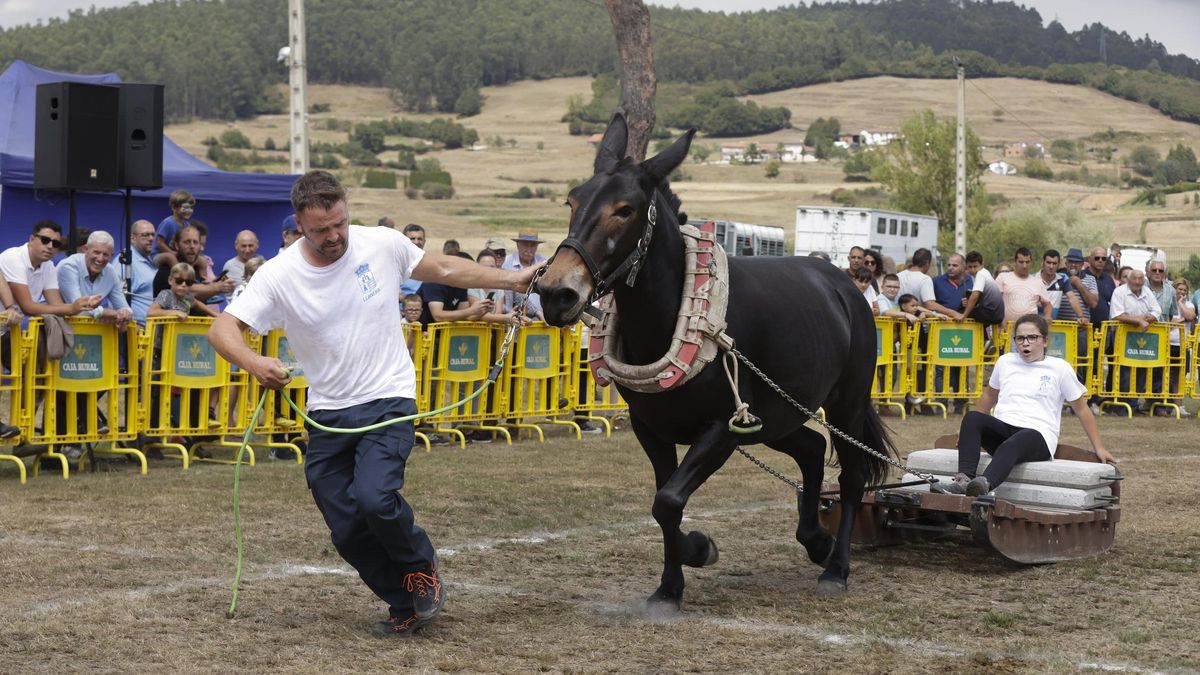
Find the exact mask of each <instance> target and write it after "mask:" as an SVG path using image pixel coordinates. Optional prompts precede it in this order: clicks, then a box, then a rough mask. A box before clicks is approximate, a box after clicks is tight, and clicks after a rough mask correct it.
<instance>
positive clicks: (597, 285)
mask: <svg viewBox="0 0 1200 675" xmlns="http://www.w3.org/2000/svg"><path fill="white" fill-rule="evenodd" d="M657 202H658V189H657V188H655V190H654V194H653V195H651V197H650V206H649V207H647V209H646V227H645V229H643V230H642V236H641V238H640V239H638V243H637V247H636V248H634V249H633V251H631V252H630V253H629V256H628V257H626V258H625V260H624V261H623V262H622V263H621V264H620V265H618V266H617V269H615V270H613V271H612V272H610V273H609V274H608V276H606V277H603V278H601V276H600V266H599V265H598V264H596V260H595V259H594V258H592V254H590V253H588V251H587V247H586V246H584V244H583V242H582V241H580V240H579V239H578V238H577V237H573V236H570V233H568V234H567V238H566V239H564V240H563V241H562V243H561V244H559V245H558V250H562V249H563V247H566V248H569V249H571V250H572V251H575V252H576V253H578V254H579V257H580V259H582V260H583V264H584V265H587V268H588V273H589V274H591V275H592V295H591V297H590V298H588V303H587V304H589V305H590V304H592V303H593V302H595V301H596V298H599V297H603V296H604V295H605V294H606V293H608V292H609V291H610V290H612V287H613V284H614V283H615V282H616V281H617V280H618V279H620V278H621V276H622V275H624V274H625V273H626V272H628V276H626V277H625V285H626V286H629V287H630V288H633V285H634V284H636V283H637V277H638V272H640V271H641V269H642V263H643V262H645V260H646V253H647V252H648V251H649V250H650V240H651V238H653V237H654V226H655V224H657V222H658V205H657ZM555 255H558V251H555ZM547 265H548V263H547Z"/></svg>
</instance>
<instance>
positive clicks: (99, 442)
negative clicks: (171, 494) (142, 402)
mask: <svg viewBox="0 0 1200 675" xmlns="http://www.w3.org/2000/svg"><path fill="white" fill-rule="evenodd" d="M68 321H69V322H70V324H71V328H72V330H73V331H74V333H75V337H74V342H73V344H72V347H71V349H70V350H69V351H68V352H67V353H66V354H65V355H63V357H62V358H61V359H58V360H54V361H51V360H39V358H38V354H37V351H38V350H37V349H35V348H33V346H34V345H36V344H37V342H38V340H39V336H40V334H41V332H42V331H44V330H45V324H44V323H43V321H42V319H41V318H33V319H30V321H29V325H28V328H27V329H26V331H25V339H26V341H27V343H26V346H27V348H26V349H24V350H23V352H24V356H25V359H24V361H25V362H24V364H23V366H22V368H23V373H22V379H23V381H24V392H23V395H22V402H21V404H22V408H23V413H22V415H21V417H22V419H23V421H26V422H28V423H29V424H30V425H31V433H30V434H29V435H28V437H27V438H26V441H27V442H28V443H30V444H33V445H38V446H46V448H47V449H46V450H44V451H42V452H41V453H39V454H38V455H37V457H36V458H35V460H34V465H33V473H34V475H35V476H36V475H37V474H38V471H39V469H40V466H41V461H40V460H41V459H42V458H48V459H52V460H57V461H58V462H59V464H60V466H61V467H62V476H63V478H66V477H67V476H68V475H69V470H68V458H67V457H66V455H64V454H63V453H62V452H61V449H62V446H64V445H75V446H84V445H85V444H86V445H89V446H90V452H91V454H92V455H110V456H111V455H129V456H133V457H135V458H136V459H137V461H138V464H139V465H140V467H141V472H142V473H143V474H145V473H146V471H147V465H146V457H145V455H143V454H142V452H141V451H140V450H138V449H136V448H132V447H127V446H126V444H125V442H126V441H133V440H135V439H136V438H137V429H138V421H137V412H138V411H137V405H136V404H135V401H136V397H137V384H138V373H137V358H136V345H137V325H136V324H133V323H130V324H129V325H128V326H127V327H126V329H125V331H124V332H123V333H122V332H121V331H118V330H117V328H116V326H115V325H113V324H111V323H101V322H99V321H96V320H95V319H92V318H87V317H71V318H70V319H68ZM122 335H124V338H125V340H124V344H122V340H121V337H122ZM130 354H132V355H134V358H128V356H129V355H130ZM39 407H40V408H41V425H40V426H38V425H37V424H36V423H35V417H36V416H37V412H38V408H39ZM81 449H83V448H81ZM87 458H88V454H87V452H83V453H81V454H80V455H79V458H78V464H77V467H78V468H80V469H82V467H83V464H84V462H85V461H87Z"/></svg>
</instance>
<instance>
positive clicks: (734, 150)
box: [721, 143, 750, 164]
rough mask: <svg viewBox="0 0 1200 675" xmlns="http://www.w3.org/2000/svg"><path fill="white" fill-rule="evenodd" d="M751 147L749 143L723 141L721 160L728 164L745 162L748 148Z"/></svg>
mask: <svg viewBox="0 0 1200 675" xmlns="http://www.w3.org/2000/svg"><path fill="white" fill-rule="evenodd" d="M749 148H750V144H749V143H722V144H721V161H722V162H724V163H726V164H730V163H732V162H744V161H746V150H748V149H749Z"/></svg>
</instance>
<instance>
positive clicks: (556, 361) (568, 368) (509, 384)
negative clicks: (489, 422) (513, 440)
mask: <svg viewBox="0 0 1200 675" xmlns="http://www.w3.org/2000/svg"><path fill="white" fill-rule="evenodd" d="M578 353H579V350H578V349H577V348H576V347H575V346H574V344H573V341H572V340H571V332H570V329H565V328H563V329H560V328H554V327H552V326H547V325H546V324H544V323H534V324H530V325H528V326H525V327H523V328H521V330H519V331H518V332H517V336H516V340H515V344H514V345H513V348H512V350H510V351H509V353H508V359H507V361H506V362H505V364H504V375H503V378H504V382H505V385H504V387H503V388H502V389H501V391H502V392H503V401H504V417H505V419H506V422H505V426H509V427H512V428H514V429H516V430H517V433H518V434H520V431H521V430H522V429H527V430H529V431H531V432H533V433H534V434H536V435H537V437H538V440H539V441H544V440H545V439H546V436H545V434H544V433H543V431H542V425H544V424H551V425H559V426H565V427H567V428H569V429H570V430H571V431H573V432H574V433H575V438H582V435H581V433H580V429H579V425H578V424H577V423H576V422H575V421H574V420H573V419H572V418H573V417H574V415H575V413H574V411H573V410H572V408H571V406H572V400H573V399H574V398H575V396H574V392H573V391H571V389H570V385H571V380H572V376H573V375H574V372H573V363H574V361H575V360H576V359H577V358H578ZM564 418H565V419H564Z"/></svg>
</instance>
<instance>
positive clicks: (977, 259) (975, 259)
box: [967, 251, 983, 265]
mask: <svg viewBox="0 0 1200 675" xmlns="http://www.w3.org/2000/svg"><path fill="white" fill-rule="evenodd" d="M967 262H968V263H979V264H980V265H982V264H983V254H982V253H980V252H979V251H968V252H967Z"/></svg>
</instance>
